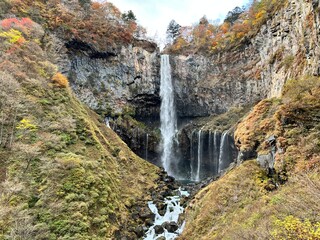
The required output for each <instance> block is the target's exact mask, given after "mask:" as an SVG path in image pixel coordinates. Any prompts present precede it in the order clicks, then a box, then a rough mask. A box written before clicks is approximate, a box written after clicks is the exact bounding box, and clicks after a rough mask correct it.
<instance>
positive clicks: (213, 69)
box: [171, 0, 320, 117]
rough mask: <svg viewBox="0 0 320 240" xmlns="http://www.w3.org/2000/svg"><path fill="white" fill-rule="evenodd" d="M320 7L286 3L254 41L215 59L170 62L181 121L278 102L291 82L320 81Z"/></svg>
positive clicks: (183, 58)
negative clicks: (312, 77) (310, 78)
mask: <svg viewBox="0 0 320 240" xmlns="http://www.w3.org/2000/svg"><path fill="white" fill-rule="evenodd" d="M319 18H320V17H319V1H302V0H288V3H287V6H286V7H284V8H283V9H282V10H280V11H279V12H278V13H277V14H276V15H275V16H273V17H272V18H271V19H270V20H269V21H267V23H266V24H265V25H263V26H262V27H261V29H260V31H259V32H258V33H257V34H256V35H255V36H254V37H252V38H251V39H245V40H244V41H243V42H242V43H241V45H239V46H237V47H236V48H234V49H231V50H228V51H225V52H220V53H217V54H214V55H213V56H210V57H208V56H202V55H197V54H195V55H189V56H182V55H180V56H174V57H172V58H171V64H172V69H173V79H174V85H175V90H176V102H177V109H178V115H179V116H180V117H190V116H192V117H194V116H207V115H210V114H213V113H221V112H225V111H227V110H228V109H230V108H231V107H233V106H239V105H246V104H250V103H255V102H256V101H258V100H261V99H263V98H266V97H278V96H279V95H280V94H281V91H282V89H283V85H284V83H285V82H286V80H287V79H290V78H296V77H299V76H301V75H320V67H319V63H320V47H319V34H320V30H319V29H320V28H319V27H320V20H319Z"/></svg>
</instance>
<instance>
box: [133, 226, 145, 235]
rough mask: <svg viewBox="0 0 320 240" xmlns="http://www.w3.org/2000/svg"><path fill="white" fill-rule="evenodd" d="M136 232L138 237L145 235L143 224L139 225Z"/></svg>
mask: <svg viewBox="0 0 320 240" xmlns="http://www.w3.org/2000/svg"><path fill="white" fill-rule="evenodd" d="M134 233H135V234H136V235H137V237H138V238H141V237H143V235H144V229H143V227H142V226H138V227H136V228H135V229H134Z"/></svg>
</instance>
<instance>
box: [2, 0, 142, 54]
mask: <svg viewBox="0 0 320 240" xmlns="http://www.w3.org/2000/svg"><path fill="white" fill-rule="evenodd" d="M12 14H13V15H15V16H16V17H20V18H23V17H28V18H31V19H32V20H33V21H35V22H37V23H39V24H41V25H42V26H43V27H44V29H45V31H50V32H54V33H56V34H57V35H58V36H59V37H61V38H62V39H64V40H67V41H69V40H71V39H75V40H78V41H82V42H85V43H87V44H89V45H90V46H91V47H95V48H96V49H97V50H99V51H105V50H106V48H108V49H112V48H116V47H118V46H120V45H121V44H124V45H125V44H129V43H132V41H133V40H134V35H140V34H144V33H145V30H144V29H143V28H142V27H141V26H138V25H137V23H136V22H135V16H134V15H133V16H132V14H133V13H132V12H131V14H130V13H129V15H128V14H121V12H120V11H119V9H118V8H117V7H115V6H114V5H113V4H112V3H110V2H104V3H98V2H91V1H90V0H72V1H67V2H66V1H61V0H58V1H57V0H49V1H47V0H23V1H22V0H15V1H8V0H4V1H1V2H0V17H1V18H2V19H4V18H7V16H12Z"/></svg>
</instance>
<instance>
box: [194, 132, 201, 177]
mask: <svg viewBox="0 0 320 240" xmlns="http://www.w3.org/2000/svg"><path fill="white" fill-rule="evenodd" d="M201 160H202V141H201V129H200V130H199V132H198V164H197V176H196V178H195V180H196V181H197V182H199V181H200V168H201Z"/></svg>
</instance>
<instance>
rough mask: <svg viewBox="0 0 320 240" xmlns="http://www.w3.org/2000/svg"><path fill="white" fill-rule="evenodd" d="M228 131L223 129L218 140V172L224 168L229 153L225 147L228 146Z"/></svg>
mask: <svg viewBox="0 0 320 240" xmlns="http://www.w3.org/2000/svg"><path fill="white" fill-rule="evenodd" d="M227 144H228V131H225V132H224V133H223V134H222V137H221V142H220V152H219V167H218V172H219V173H220V172H221V171H222V170H223V169H224V168H225V165H226V163H225V162H226V161H228V159H227V158H228V156H229V153H228V152H227V149H226V148H228V146H227Z"/></svg>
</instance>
